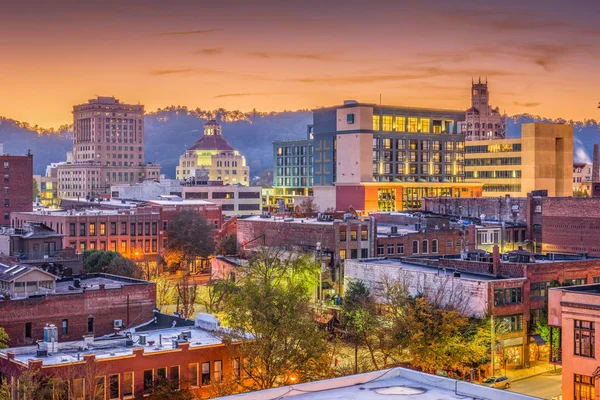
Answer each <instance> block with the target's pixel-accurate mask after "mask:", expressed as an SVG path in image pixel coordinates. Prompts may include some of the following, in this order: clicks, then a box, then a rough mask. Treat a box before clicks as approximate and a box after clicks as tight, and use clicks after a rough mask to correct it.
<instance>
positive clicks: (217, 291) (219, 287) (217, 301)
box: [199, 278, 236, 314]
mask: <svg viewBox="0 0 600 400" xmlns="http://www.w3.org/2000/svg"><path fill="white" fill-rule="evenodd" d="M235 291H236V285H235V283H234V282H233V281H232V280H230V279H229V278H226V279H212V278H211V280H210V281H209V282H208V285H205V286H202V287H201V288H200V301H199V302H200V304H202V305H203V306H204V309H205V310H206V312H207V313H209V314H220V313H222V312H223V310H224V304H225V302H226V298H227V296H229V295H231V294H233V293H234V292H235Z"/></svg>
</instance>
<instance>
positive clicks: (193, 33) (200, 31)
mask: <svg viewBox="0 0 600 400" xmlns="http://www.w3.org/2000/svg"><path fill="white" fill-rule="evenodd" d="M215 31H216V29H215V28H210V29H199V30H197V31H173V32H163V33H159V34H158V35H157V36H185V35H203V34H205V33H212V32H215Z"/></svg>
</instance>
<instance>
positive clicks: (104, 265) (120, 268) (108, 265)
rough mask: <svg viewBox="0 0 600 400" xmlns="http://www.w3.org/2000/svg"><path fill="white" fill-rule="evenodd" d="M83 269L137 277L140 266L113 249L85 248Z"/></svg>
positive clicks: (139, 272) (139, 273)
mask: <svg viewBox="0 0 600 400" xmlns="http://www.w3.org/2000/svg"><path fill="white" fill-rule="evenodd" d="M83 269H85V270H86V271H87V272H90V273H94V272H104V273H107V274H113V275H119V276H126V277H128V278H139V277H140V275H141V268H140V266H139V265H138V264H136V263H135V262H134V261H132V260H130V259H128V258H125V257H123V256H122V255H121V254H119V253H117V252H114V251H103V250H87V251H85V252H84V253H83Z"/></svg>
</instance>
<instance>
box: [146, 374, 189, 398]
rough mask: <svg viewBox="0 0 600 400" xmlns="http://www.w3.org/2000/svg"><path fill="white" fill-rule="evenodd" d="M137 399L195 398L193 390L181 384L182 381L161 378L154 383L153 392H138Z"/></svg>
mask: <svg viewBox="0 0 600 400" xmlns="http://www.w3.org/2000/svg"><path fill="white" fill-rule="evenodd" d="M135 399H136V400H192V399H195V397H194V396H193V394H192V392H191V391H190V390H189V389H188V388H186V387H184V385H181V384H180V382H172V381H169V380H166V379H160V380H158V381H157V382H156V384H155V385H154V389H153V390H152V392H151V393H142V392H139V393H136V394H135Z"/></svg>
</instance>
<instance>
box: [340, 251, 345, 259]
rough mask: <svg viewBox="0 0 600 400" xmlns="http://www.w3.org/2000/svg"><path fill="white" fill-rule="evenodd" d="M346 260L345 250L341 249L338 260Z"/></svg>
mask: <svg viewBox="0 0 600 400" xmlns="http://www.w3.org/2000/svg"><path fill="white" fill-rule="evenodd" d="M345 259H346V249H341V250H340V260H345Z"/></svg>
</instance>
